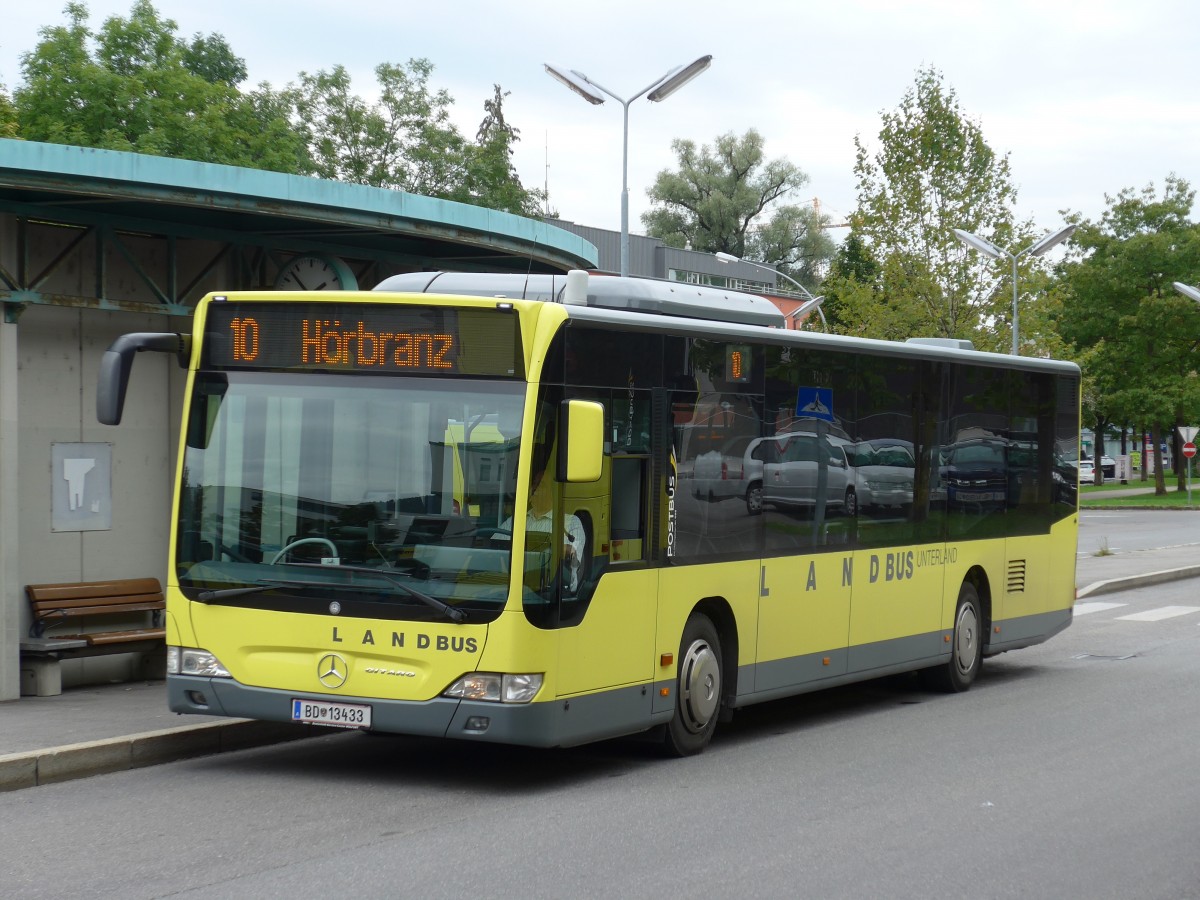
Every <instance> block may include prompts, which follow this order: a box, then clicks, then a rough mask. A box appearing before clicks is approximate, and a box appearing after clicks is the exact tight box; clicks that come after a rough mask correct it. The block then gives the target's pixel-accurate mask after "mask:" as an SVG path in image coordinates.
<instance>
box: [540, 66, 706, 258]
mask: <svg viewBox="0 0 1200 900" xmlns="http://www.w3.org/2000/svg"><path fill="white" fill-rule="evenodd" d="M711 64H712V54H709V55H708V56H701V57H700V58H699V59H697V60H696V61H695V62H692V63H690V64H688V65H686V66H676V67H675V68H673V69H672V70H671V71H669V72H668V73H667V74H666V75H663V76H662V77H661V78H659V79H657V80H656V81H654V82H652V83H650V84H648V85H647V86H646V87H644V88H642V89H641V90H640V91H638V92H637V93H636V94H634V95H633V96H632V97H630V98H629V99H628V100H623V99H621V98H620V97H618V96H617V95H616V94H614V93H613V92H612V91H610V90H609V89H608V88H606V87H604V86H603V85H601V84H597V83H596V82H595V81H593V80H592V79H590V78H588V77H587V76H586V75H584V74H583V73H582V72H580V71H578V70H577V69H570V70H564V69H562V68H560V67H558V66H552V65H550V64H549V63H545V64H544V65H545V66H546V71H547V72H548V73H550V77H551V78H553V79H554V80H555V81H558V82H560V83H561V84H564V85H566V86H567V87H568V88H570V89H571V90H572V91H574V92H575V93H576V94H578V95H579V96H580V97H582V98H583V99H584V100H586V101H587V102H588V103H591V104H593V105H597V106H598V105H599V104H601V103H603V102H604V98H603V97H601V96H600V94H597V93H596V91H600V92H601V93H604V94H608V96H610V97H612V98H613V99H614V100H616V101H617V102H618V103H620V104H621V106H622V107H624V114H625V115H624V117H625V128H624V137H623V139H622V142H621V275H622V276H623V277H624V276H627V275H628V274H629V104H630V103H632V102H633V101H634V100H636V99H637V98H638V97H640V96H642V95H643V94H645V93H646V92H647V91H649V96H647V97H646V99H647V100H650V101H652V102H654V103H658V102H659V101H661V100H666V99H667V98H668V97H670V96H671V95H672V94H673V93H675V92H676V91H677V90H679V89H680V88H681V87H683V86H684V85H685V84H687V83H688V82H689V81H691V80H692V79H693V78H695V77H696V76H697V75H699V74H700V73H701V72H703V71H704V70H705V69H707V68H708V67H709V65H711ZM592 88H595V90H592Z"/></svg>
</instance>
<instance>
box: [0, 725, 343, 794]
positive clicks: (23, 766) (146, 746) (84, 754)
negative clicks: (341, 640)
mask: <svg viewBox="0 0 1200 900" xmlns="http://www.w3.org/2000/svg"><path fill="white" fill-rule="evenodd" d="M324 733H325V730H324V729H317V728H316V727H315V726H310V725H291V724H288V723H282V722H259V721H255V720H253V719H232V720H229V721H221V722H214V723H211V724H207V723H206V724H202V725H184V726H181V727H179V728H164V729H162V730H161V731H147V732H144V733H142V734H131V735H125V736H123V737H115V738H106V739H104V740H99V741H84V742H82V743H79V744H65V745H63V746H61V747H50V748H48V749H46V750H30V751H27V752H24V753H9V754H5V755H3V756H0V793H3V792H5V791H16V790H20V789H22V788H29V787H37V786H38V785H43V784H56V783H58V782H62V781H71V780H73V779H76V778H87V777H88V776H90V775H102V774H105V773H108V772H123V771H125V770H127V769H140V768H142V767H144V766H154V765H158V764H160V763H167V762H175V761H176V760H180V759H188V758H189V757H194V756H208V755H210V754H214V753H225V752H228V751H231V750H246V749H249V748H251V747H260V746H264V745H266V744H278V743H283V742H285V741H294V740H299V739H300V738H306V737H312V736H314V735H316V734H324Z"/></svg>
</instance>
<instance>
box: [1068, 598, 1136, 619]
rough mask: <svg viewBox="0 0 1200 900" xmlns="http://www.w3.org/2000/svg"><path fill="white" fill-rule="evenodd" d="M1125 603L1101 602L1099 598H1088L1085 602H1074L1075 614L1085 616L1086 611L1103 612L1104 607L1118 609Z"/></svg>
mask: <svg viewBox="0 0 1200 900" xmlns="http://www.w3.org/2000/svg"><path fill="white" fill-rule="evenodd" d="M1126 605H1128V604H1125V603H1102V602H1100V601H1099V600H1089V601H1088V602H1086V603H1076V604H1075V615H1077V616H1086V615H1087V614H1088V613H1095V612H1104V611H1105V610H1106V609H1120V608H1121V607H1122V606H1126Z"/></svg>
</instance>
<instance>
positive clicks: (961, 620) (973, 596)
mask: <svg viewBox="0 0 1200 900" xmlns="http://www.w3.org/2000/svg"><path fill="white" fill-rule="evenodd" d="M983 638H984V635H983V616H981V615H980V607H979V592H978V591H977V590H975V585H973V584H970V583H969V582H964V583H963V586H962V587H961V588H959V590H958V606H957V607H956V608H955V611H954V634H953V635H952V636H951V638H950V661H949V662H948V663H945V664H943V665H940V666H934V667H933V668H930V669H922V670H921V680H922V681H923V682H924V684H925V686H926V687H928V688H932V689H933V690H937V691H942V692H944V693H947V694H956V693H959V692H960V691H965V690H967V689H968V688H970V687H971V683H972V682H973V681H975V676H977V675H978V674H979V668H980V666H981V665H982V664H983Z"/></svg>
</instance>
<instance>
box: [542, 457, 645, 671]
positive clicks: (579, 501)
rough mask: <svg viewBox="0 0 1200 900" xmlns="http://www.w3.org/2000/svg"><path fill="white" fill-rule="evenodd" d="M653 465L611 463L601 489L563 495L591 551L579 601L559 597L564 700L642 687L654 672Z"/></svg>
mask: <svg viewBox="0 0 1200 900" xmlns="http://www.w3.org/2000/svg"><path fill="white" fill-rule="evenodd" d="M649 462H650V461H649V457H648V456H610V457H607V458H606V459H605V464H604V474H603V475H602V476H601V479H600V481H599V482H598V483H597V484H594V485H590V484H588V485H569V486H567V490H566V491H564V494H565V498H564V499H565V500H566V501H567V504H566V506H565V507H564V509H566V510H567V511H568V512H573V513H574V514H575V515H576V516H578V517H579V518H580V519H581V520H582V521H583V522H584V527H585V529H586V530H587V531H588V540H589V542H591V543H593V544H594V548H590V549H589V550H588V555H589V562H588V569H589V570H588V572H587V573H586V575H585V577H584V578H583V579H581V582H580V588H579V593H578V595H577V596H575V597H568V596H564V597H563V599H562V627H561V628H560V631H559V633H560V635H561V641H560V645H559V646H560V651H559V662H560V666H559V680H558V691H559V694H560V695H569V694H577V693H581V692H586V691H589V690H597V689H600V688H609V687H615V686H618V685H622V684H634V683H638V682H644V681H645V680H646V679H647V678H648V677H650V675H651V673H652V664H653V654H654V628H655V621H656V614H657V606H658V604H657V602H656V598H657V597H658V570H657V569H651V568H649V567H648V565H647V562H646V554H647V551H648V548H649V540H648V530H647V507H648V504H647V500H646V497H647V493H646V488H647V485H648V483H649V469H650V466H649ZM585 492H586V493H587V494H590V495H591V496H583V494H584V493H585Z"/></svg>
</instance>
